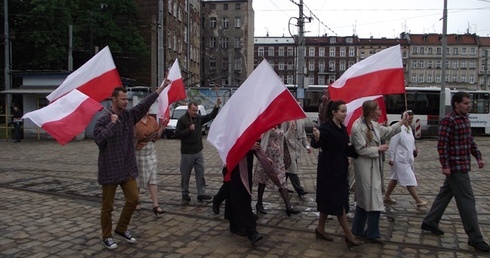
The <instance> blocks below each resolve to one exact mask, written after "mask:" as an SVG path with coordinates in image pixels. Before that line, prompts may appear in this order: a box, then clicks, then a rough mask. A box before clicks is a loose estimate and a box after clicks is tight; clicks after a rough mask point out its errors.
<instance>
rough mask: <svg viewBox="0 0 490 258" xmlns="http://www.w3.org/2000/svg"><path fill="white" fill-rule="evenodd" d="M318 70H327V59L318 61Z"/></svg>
mask: <svg viewBox="0 0 490 258" xmlns="http://www.w3.org/2000/svg"><path fill="white" fill-rule="evenodd" d="M318 70H319V72H324V71H325V61H320V62H318Z"/></svg>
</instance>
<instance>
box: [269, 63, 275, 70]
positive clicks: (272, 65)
mask: <svg viewBox="0 0 490 258" xmlns="http://www.w3.org/2000/svg"><path fill="white" fill-rule="evenodd" d="M269 64H270V65H271V67H272V69H274V70H275V69H276V68H274V66H275V64H274V61H269Z"/></svg>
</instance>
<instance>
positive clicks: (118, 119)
mask: <svg viewBox="0 0 490 258" xmlns="http://www.w3.org/2000/svg"><path fill="white" fill-rule="evenodd" d="M103 108H104V110H105V111H107V112H109V114H111V115H114V114H113V113H112V112H111V111H110V110H109V109H107V108H106V107H104V106H103ZM117 121H118V122H121V120H119V117H118V118H117Z"/></svg>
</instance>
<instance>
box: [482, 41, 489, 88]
mask: <svg viewBox="0 0 490 258" xmlns="http://www.w3.org/2000/svg"><path fill="white" fill-rule="evenodd" d="M483 53H484V57H485V58H484V63H483V71H484V74H483V89H484V90H487V83H488V74H487V71H488V49H485V52H483Z"/></svg>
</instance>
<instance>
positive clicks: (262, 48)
mask: <svg viewBox="0 0 490 258" xmlns="http://www.w3.org/2000/svg"><path fill="white" fill-rule="evenodd" d="M257 55H258V56H264V47H259V49H258V50H257Z"/></svg>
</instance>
